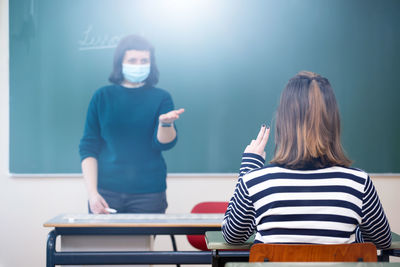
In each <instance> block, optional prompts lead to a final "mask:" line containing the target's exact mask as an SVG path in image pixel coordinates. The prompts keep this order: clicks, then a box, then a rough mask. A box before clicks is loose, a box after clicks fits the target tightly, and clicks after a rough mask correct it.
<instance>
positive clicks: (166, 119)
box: [158, 108, 185, 123]
mask: <svg viewBox="0 0 400 267" xmlns="http://www.w3.org/2000/svg"><path fill="white" fill-rule="evenodd" d="M183 112H185V109H183V108H181V109H177V110H172V111H170V112H168V113H165V114H161V115H160V117H159V118H158V120H159V121H160V122H161V123H173V122H174V121H175V120H177V119H179V115H181V114H182V113H183Z"/></svg>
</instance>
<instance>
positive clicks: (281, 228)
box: [222, 153, 391, 248]
mask: <svg viewBox="0 0 400 267" xmlns="http://www.w3.org/2000/svg"><path fill="white" fill-rule="evenodd" d="M263 165H264V159H263V158H262V157H261V156H259V155H256V154H249V153H247V154H243V158H242V165H241V168H240V176H239V180H238V183H237V185H236V189H235V193H234V195H233V197H232V199H231V200H230V203H229V206H228V209H227V211H226V214H225V218H224V221H223V224H222V232H223V235H224V238H225V240H226V241H227V242H228V243H232V244H238V243H243V242H245V241H246V240H247V239H248V238H249V237H250V236H251V235H252V234H253V233H254V232H256V238H255V243H308V244H343V243H354V242H364V241H365V242H373V243H374V244H375V245H376V246H377V248H388V247H389V246H390V244H391V231H390V227H389V223H388V221H387V219H386V216H385V213H384V211H383V208H382V206H381V203H380V201H379V197H378V195H377V193H376V190H375V187H374V185H373V184H372V181H371V179H370V177H369V176H368V174H366V173H365V172H364V171H362V170H359V169H353V168H345V167H337V166H335V167H329V168H324V169H315V170H292V169H287V168H283V167H279V166H277V165H269V166H265V167H263Z"/></svg>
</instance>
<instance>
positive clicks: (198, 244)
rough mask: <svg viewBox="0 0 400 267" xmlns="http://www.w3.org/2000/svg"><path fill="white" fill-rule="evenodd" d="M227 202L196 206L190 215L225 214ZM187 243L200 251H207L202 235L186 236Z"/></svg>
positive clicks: (206, 203) (213, 202) (202, 203)
mask: <svg viewBox="0 0 400 267" xmlns="http://www.w3.org/2000/svg"><path fill="white" fill-rule="evenodd" d="M228 204H229V202H222V201H211V202H201V203H198V204H196V205H195V206H194V207H193V209H192V211H191V213H225V211H226V209H227V208H228ZM187 240H188V241H189V243H190V244H191V245H192V246H193V247H195V248H197V249H200V250H208V249H207V245H206V240H205V237H204V235H188V236H187Z"/></svg>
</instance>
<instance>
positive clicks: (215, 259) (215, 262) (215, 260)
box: [211, 249, 220, 267]
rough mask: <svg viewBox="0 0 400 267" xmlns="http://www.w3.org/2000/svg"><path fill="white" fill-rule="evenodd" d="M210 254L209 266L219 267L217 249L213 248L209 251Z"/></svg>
mask: <svg viewBox="0 0 400 267" xmlns="http://www.w3.org/2000/svg"><path fill="white" fill-rule="evenodd" d="M211 255H212V261H211V267H220V266H219V261H220V259H219V255H218V250H216V249H214V250H213V251H212V253H211Z"/></svg>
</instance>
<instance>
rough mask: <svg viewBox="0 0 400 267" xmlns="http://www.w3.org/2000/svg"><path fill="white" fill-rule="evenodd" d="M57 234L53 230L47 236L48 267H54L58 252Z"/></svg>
mask: <svg viewBox="0 0 400 267" xmlns="http://www.w3.org/2000/svg"><path fill="white" fill-rule="evenodd" d="M56 239H57V234H56V232H55V231H54V230H52V231H51V232H50V233H49V235H48V236H47V249H46V267H54V266H55V263H54V254H55V252H56Z"/></svg>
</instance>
